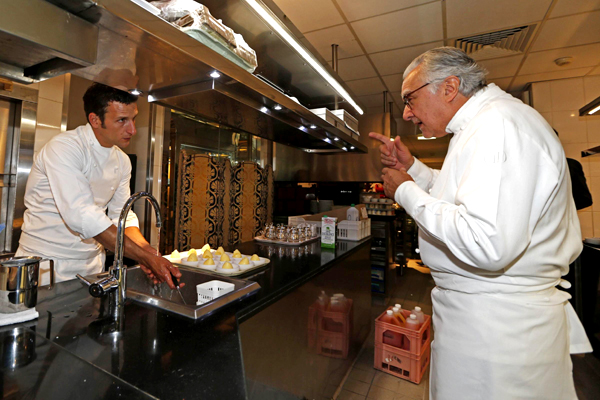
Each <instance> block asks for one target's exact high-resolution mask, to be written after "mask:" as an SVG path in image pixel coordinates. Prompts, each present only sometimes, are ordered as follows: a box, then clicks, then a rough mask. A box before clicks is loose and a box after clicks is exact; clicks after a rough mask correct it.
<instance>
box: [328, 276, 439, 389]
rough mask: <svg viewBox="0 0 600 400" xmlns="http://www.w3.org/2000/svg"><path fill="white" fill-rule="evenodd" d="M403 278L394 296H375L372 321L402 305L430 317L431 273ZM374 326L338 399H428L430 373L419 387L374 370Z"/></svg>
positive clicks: (397, 284)
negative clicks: (387, 310) (385, 311)
mask: <svg viewBox="0 0 600 400" xmlns="http://www.w3.org/2000/svg"><path fill="white" fill-rule="evenodd" d="M403 273H404V275H403V276H398V277H397V279H396V280H397V283H396V285H395V289H394V290H393V293H392V295H391V296H389V297H386V298H383V297H375V296H373V301H372V307H371V311H372V316H373V318H372V320H373V321H375V318H376V317H377V316H378V315H379V314H381V313H382V312H383V311H384V310H385V309H386V308H387V307H388V306H389V305H393V304H396V303H399V304H400V305H401V306H402V308H404V309H409V310H412V309H413V308H414V307H415V306H420V307H421V309H422V310H423V312H424V313H425V314H427V315H431V290H432V289H433V288H434V286H435V284H434V283H433V279H432V278H431V275H429V274H423V273H420V272H418V271H416V270H414V269H411V268H404V271H403ZM374 333H375V327H374V325H373V326H372V327H371V335H370V336H369V338H368V339H367V341H366V342H365V346H364V347H363V349H362V351H361V354H360V355H359V357H358V360H357V361H356V363H355V364H354V367H353V368H352V370H351V371H350V374H349V375H348V377H347V379H346V382H345V383H344V385H343V387H342V390H341V391H340V393H339V394H338V396H337V397H336V399H337V400H366V399H371V400H417V399H418V400H421V399H429V370H427V372H425V374H424V375H423V378H422V379H421V382H420V383H419V384H418V385H416V384H414V383H412V382H410V381H407V380H404V379H401V378H396V377H395V376H392V375H390V374H387V373H385V372H381V371H379V370H376V369H375V368H373V364H374V359H373V357H374V353H375V349H374Z"/></svg>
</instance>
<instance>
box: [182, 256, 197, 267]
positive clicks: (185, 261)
mask: <svg viewBox="0 0 600 400" xmlns="http://www.w3.org/2000/svg"><path fill="white" fill-rule="evenodd" d="M187 259H188V258H187V257H186V258H182V259H181V264H183V265H187V266H189V267H197V266H198V265H199V264H200V261H188V260H187Z"/></svg>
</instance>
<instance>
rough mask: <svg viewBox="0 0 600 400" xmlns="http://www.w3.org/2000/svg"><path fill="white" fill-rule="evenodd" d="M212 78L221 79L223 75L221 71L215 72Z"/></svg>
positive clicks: (212, 73)
mask: <svg viewBox="0 0 600 400" xmlns="http://www.w3.org/2000/svg"><path fill="white" fill-rule="evenodd" d="M210 77H211V78H215V79H217V78H220V77H221V74H220V73H219V71H213V72H211V73H210Z"/></svg>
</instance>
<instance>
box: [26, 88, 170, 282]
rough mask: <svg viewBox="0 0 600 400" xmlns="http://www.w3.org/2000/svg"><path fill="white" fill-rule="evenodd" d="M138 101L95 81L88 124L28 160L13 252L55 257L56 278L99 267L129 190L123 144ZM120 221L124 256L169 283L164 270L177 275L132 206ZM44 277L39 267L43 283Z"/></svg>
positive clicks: (131, 132)
mask: <svg viewBox="0 0 600 400" xmlns="http://www.w3.org/2000/svg"><path fill="white" fill-rule="evenodd" d="M136 101H137V97H136V96H133V95H131V94H129V93H127V92H123V91H120V90H117V89H113V88H111V87H108V86H104V85H101V84H98V83H95V84H93V85H92V86H91V87H90V88H89V89H88V90H87V91H86V93H85V95H84V96H83V105H84V109H85V113H86V115H87V119H88V122H89V123H88V124H86V125H84V126H80V127H78V128H77V129H75V130H73V131H68V132H64V133H61V134H59V135H57V136H55V137H54V138H52V140H50V141H49V142H48V143H47V144H46V145H45V146H44V147H43V148H42V149H41V150H40V152H39V153H38V154H37V156H36V157H35V159H34V163H33V167H32V168H31V173H30V175H29V180H28V181H27V187H26V189H25V206H26V207H27V210H26V211H25V214H24V216H23V227H22V234H21V238H20V240H19V248H18V250H17V252H16V256H25V255H36V256H42V257H47V258H51V259H53V260H54V266H55V271H56V281H57V282H60V281H64V280H68V279H74V278H75V275H76V274H81V275H83V276H85V275H90V274H94V273H98V272H101V271H102V270H103V267H104V259H105V253H104V247H108V248H114V246H115V242H116V237H117V228H116V226H115V224H116V223H117V221H118V218H119V215H120V213H121V209H122V208H123V205H124V204H125V202H126V201H127V199H128V198H129V196H130V193H129V179H130V178H131V162H130V161H129V157H127V155H126V154H125V153H124V152H123V151H122V150H121V149H124V148H126V147H127V146H128V145H129V142H130V141H131V138H132V137H133V136H134V135H135V134H136V129H135V117H136V115H137V113H138V111H137V104H136ZM125 226H126V229H125V235H126V236H125V243H124V250H125V255H126V256H127V257H129V258H133V259H135V260H136V261H138V262H140V263H141V264H142V265H144V266H145V267H144V271H145V272H146V273H147V274H148V276H149V277H151V278H152V279H154V280H155V281H164V282H167V283H168V284H169V286H171V287H172V288H174V285H173V282H172V280H171V276H170V274H169V271H170V272H172V273H173V274H174V275H175V276H176V277H180V276H181V273H180V272H179V270H178V269H177V268H176V267H174V266H173V265H172V264H171V263H170V262H169V261H168V260H166V259H165V258H163V257H160V256H157V255H156V250H154V249H153V248H152V247H151V246H150V244H149V243H148V242H147V241H146V240H145V239H144V237H143V235H142V233H141V232H140V230H139V227H138V226H139V225H138V219H137V217H136V215H135V214H134V213H133V212H129V214H128V217H127V222H126V225H125ZM48 283H49V274H48V271H44V272H43V273H42V284H48Z"/></svg>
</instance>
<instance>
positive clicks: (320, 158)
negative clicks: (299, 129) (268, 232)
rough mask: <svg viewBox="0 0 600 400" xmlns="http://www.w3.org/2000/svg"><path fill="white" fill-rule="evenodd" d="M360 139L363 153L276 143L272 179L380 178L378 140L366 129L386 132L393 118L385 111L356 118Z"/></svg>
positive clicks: (378, 179) (392, 126)
mask: <svg viewBox="0 0 600 400" xmlns="http://www.w3.org/2000/svg"><path fill="white" fill-rule="evenodd" d="M359 128H360V131H361V132H362V134H361V135H360V139H359V140H360V142H361V143H362V144H363V145H364V146H365V147H367V149H368V153H367V154H351V153H346V152H344V153H341V154H330V155H316V154H309V153H307V152H305V151H302V150H299V149H295V148H292V147H288V146H283V145H281V144H279V143H276V144H275V146H276V150H275V159H276V161H275V172H274V176H275V180H276V181H291V182H344V181H347V182H381V169H382V168H383V166H382V164H381V161H380V158H379V145H380V144H381V143H380V142H378V141H376V140H373V139H371V138H369V136H368V133H369V132H381V133H384V134H386V135H387V136H390V132H394V133H393V136H395V130H396V127H395V121H394V120H393V119H392V118H390V115H389V113H387V114H375V115H372V114H371V115H366V116H364V117H361V118H359Z"/></svg>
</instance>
